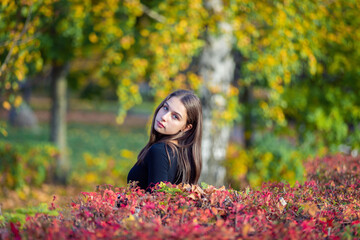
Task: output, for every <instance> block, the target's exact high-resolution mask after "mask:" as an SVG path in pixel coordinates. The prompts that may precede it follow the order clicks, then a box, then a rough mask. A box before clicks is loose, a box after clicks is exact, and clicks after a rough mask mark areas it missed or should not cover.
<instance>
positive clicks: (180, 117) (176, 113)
mask: <svg viewBox="0 0 360 240" xmlns="http://www.w3.org/2000/svg"><path fill="white" fill-rule="evenodd" d="M164 104H166V105H167V107H168V108H169V109H170V110H171V107H170V105H169V104H168V103H167V102H165V103H164ZM172 112H174V113H175V114H176V115H178V116H179V117H180V118H181V119H182V116H181V114H180V113H178V112H176V111H174V110H172Z"/></svg>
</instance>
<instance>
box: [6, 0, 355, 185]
mask: <svg viewBox="0 0 360 240" xmlns="http://www.w3.org/2000/svg"><path fill="white" fill-rule="evenodd" d="M32 3H33V4H32V5H31V6H32V7H31V8H30V6H29V4H26V3H14V2H11V1H3V3H2V12H4V13H5V12H6V14H3V15H4V17H3V18H2V19H4V21H3V22H2V23H0V27H1V29H4V30H6V31H1V33H0V34H1V35H0V36H1V40H2V42H4V43H5V45H6V47H5V48H4V47H3V48H1V49H0V54H1V63H2V67H1V74H2V75H1V76H0V77H1V78H2V79H5V81H2V83H1V84H2V86H1V87H3V86H4V87H5V88H4V89H7V90H9V89H16V84H13V83H14V82H15V81H13V80H10V76H11V77H12V78H13V79H21V78H23V75H24V74H26V71H25V70H23V69H35V70H40V69H41V68H42V65H43V63H46V64H51V66H52V69H53V74H52V76H53V79H59V80H53V82H54V84H53V86H58V85H57V84H58V83H61V82H63V86H64V87H63V88H62V89H66V86H65V81H64V80H61V79H65V77H66V76H67V72H68V68H69V64H71V62H72V60H74V59H79V58H83V59H86V58H91V57H94V59H96V61H94V62H93V63H92V65H91V66H92V67H91V71H90V73H89V76H90V77H88V76H83V77H82V81H83V83H86V81H88V79H89V78H90V79H98V82H99V84H100V83H101V84H103V86H109V87H111V86H114V83H116V84H117V95H118V97H119V103H120V107H119V114H118V118H117V120H118V122H119V123H121V122H123V120H124V118H125V116H126V113H127V111H128V110H129V109H130V108H131V107H133V106H134V105H136V104H139V103H140V102H141V95H140V91H139V87H138V86H139V83H143V82H145V81H148V83H149V85H150V86H151V87H152V89H153V93H154V95H155V99H156V101H157V102H159V101H160V100H161V99H163V98H164V97H165V96H166V95H167V94H168V93H169V92H170V91H172V90H174V89H178V88H189V89H193V90H195V92H197V93H198V94H199V95H200V96H201V98H202V100H203V103H204V125H205V128H204V143H203V152H204V172H203V174H204V176H209V178H207V177H206V179H204V180H205V181H208V182H209V183H212V184H215V185H221V184H222V183H221V182H222V180H221V179H222V178H223V176H224V169H223V167H222V164H221V161H220V159H222V158H223V157H225V154H224V153H225V150H226V146H227V142H228V137H229V131H230V128H229V127H230V126H231V123H232V122H233V121H234V120H240V117H239V114H244V115H245V116H244V117H243V118H242V119H243V121H244V123H245V126H246V128H247V129H245V131H244V132H245V139H246V141H247V143H246V144H247V146H252V143H251V139H252V136H253V133H254V132H255V131H258V132H259V131H268V129H274V130H278V129H280V130H282V131H283V132H284V131H288V130H289V126H290V127H291V126H296V128H295V135H296V136H295V137H296V138H299V139H301V138H304V137H303V136H305V135H306V133H307V132H309V131H311V132H314V133H319V135H318V137H319V139H321V140H323V141H324V142H326V144H338V143H340V142H343V141H349V142H351V143H350V144H352V145H353V146H355V145H356V138H349V137H348V133H349V132H350V131H360V130H359V126H358V120H359V118H360V110H359V98H358V97H357V92H359V87H360V86H359V81H358V79H359V68H358V65H359V51H360V50H359V49H360V48H359V46H358V45H359V42H360V41H359V36H360V34H359V30H358V28H357V26H358V25H359V21H360V17H359V16H358V14H357V13H358V11H359V8H360V6H359V5H360V4H359V2H358V1H354V0H351V1H345V0H335V1H334V0H323V1H315V2H314V1H312V0H305V1H302V2H296V1H293V0H286V1H284V0H276V1H258V0H256V1H248V0H230V1H222V0H206V1H201V0H192V1H191V0H184V1H175V0H167V1H160V0H151V1H142V2H141V1H140V0H123V1H121V0H106V1H90V0H86V1H81V2H80V1H77V0H56V1H54V2H52V1H35V0H34V1H32ZM21 4H22V5H21ZM26 9H28V10H26ZM29 9H34V10H32V11H29ZM35 9H36V11H35ZM29 12H30V13H31V14H30V17H29ZM35 13H36V14H35ZM32 15H34V16H36V17H31V16H32ZM27 19H30V20H31V19H32V21H30V20H27ZM35 19H38V20H35ZM27 22H34V24H32V25H31V26H33V28H34V29H33V30H32V31H30V29H31V28H30V27H28V28H25V27H24V28H23V26H30V25H29V23H27ZM20 23H23V24H20ZM23 29H29V30H28V31H23ZM22 32H24V33H22ZM31 34H32V35H31ZM34 34H36V38H35V37H34ZM28 35H29V36H28ZM26 37H30V39H31V40H32V41H28V42H27V41H25V40H21V41H22V44H21V48H20V47H18V48H16V47H14V46H15V45H16V44H17V43H19V39H27V38H26ZM15 43H16V44H15ZM25 43H26V44H25ZM21 52H23V54H21ZM235 52H236V54H237V55H238V57H237V58H236V59H240V62H239V61H238V62H236V67H237V68H238V69H236V70H237V71H236V73H234V64H235V63H234V58H233V53H235ZM11 56H12V59H13V61H9V60H8V59H10V57H11ZM28 56H29V57H28ZM25 59H26V61H25ZM3 66H5V68H6V74H5V75H6V76H5V75H4V73H5V71H4V70H3ZM31 66H32V67H31ZM70 69H71V67H70ZM234 75H235V76H237V77H238V79H234ZM4 76H5V77H4ZM55 83H56V84H55ZM13 85H14V86H13ZM60 85H61V84H60ZM54 89H57V90H59V89H61V88H59V87H55V88H54ZM7 92H9V91H7ZM344 92H345V93H346V95H345V96H344V94H343V93H344ZM64 94H65V91H63V92H62V94H60V93H59V96H60V95H61V96H64ZM340 98H341V99H342V100H343V101H339V99H340ZM16 99H17V98H16V97H12V98H11V97H10V95H8V96H7V97H5V101H4V103H3V106H4V107H9V103H10V102H16ZM63 99H66V98H65V97H64V98H63ZM239 99H240V100H239ZM20 100H21V99H20ZM18 101H19V100H18ZM60 105H61V104H60ZM64 106H65V105H64ZM63 111H64V110H63ZM254 121H255V122H254ZM210 126H211V127H210ZM210 128H211V129H214V131H213V132H210V131H209V129H210ZM216 128H219V131H217V130H215V129H216ZM274 133H275V134H277V133H278V132H275V131H274ZM280 133H281V132H280ZM286 134H288V132H286ZM354 139H355V140H354ZM218 141H219V142H220V143H219V142H218ZM254 147H256V146H254ZM211 156H213V159H210V158H211ZM215 159H218V160H215ZM210 165H211V166H210ZM279 165H283V164H279ZM211 169H215V170H214V171H212V170H211ZM210 176H212V177H210ZM217 176H219V178H217ZM213 181H214V182H213Z"/></svg>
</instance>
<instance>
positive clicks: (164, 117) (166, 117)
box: [161, 112, 169, 122]
mask: <svg viewBox="0 0 360 240" xmlns="http://www.w3.org/2000/svg"><path fill="white" fill-rule="evenodd" d="M168 114H169V113H168V112H167V113H164V114H163V115H162V116H161V120H163V121H164V122H166V121H167V119H168Z"/></svg>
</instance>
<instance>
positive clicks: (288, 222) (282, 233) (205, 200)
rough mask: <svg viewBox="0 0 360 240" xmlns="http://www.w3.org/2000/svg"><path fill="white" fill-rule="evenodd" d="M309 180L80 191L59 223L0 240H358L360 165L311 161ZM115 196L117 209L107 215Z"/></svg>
mask: <svg viewBox="0 0 360 240" xmlns="http://www.w3.org/2000/svg"><path fill="white" fill-rule="evenodd" d="M306 168H307V172H308V181H307V182H305V183H304V184H302V185H301V184H296V185H295V186H294V187H290V185H288V184H284V183H271V182H269V183H266V184H264V185H263V186H262V187H261V189H259V190H251V189H247V190H246V191H235V190H232V189H225V188H224V187H222V188H220V189H217V188H215V187H213V186H209V187H207V188H206V189H202V188H200V187H199V186H197V185H193V186H190V185H178V186H176V185H171V184H167V185H165V184H160V185H157V186H156V187H155V189H154V192H153V193H151V194H149V193H145V192H144V191H143V190H140V189H138V188H133V187H132V186H127V187H124V188H113V187H111V186H102V187H100V188H99V189H98V190H97V191H96V192H84V193H82V195H83V198H82V200H79V201H78V202H76V203H72V204H71V207H69V208H70V211H69V212H67V211H66V209H62V214H60V216H58V217H49V216H46V215H37V216H35V217H29V218H28V219H27V222H26V224H25V225H24V226H23V229H22V230H18V227H17V226H16V225H14V224H12V225H11V227H10V225H9V226H7V227H6V228H4V229H2V230H1V229H0V236H2V237H3V238H6V237H9V236H11V237H16V236H17V234H18V232H17V231H19V233H20V234H21V236H23V237H25V236H26V238H29V239H45V238H47V239H99V238H102V239H114V238H119V239H183V238H187V239H197V238H202V239H237V238H246V239H324V238H326V239H340V238H360V178H359V175H360V174H359V173H360V165H359V158H351V157H345V156H340V155H338V156H334V157H326V158H323V159H315V160H314V161H313V162H311V163H308V164H307V165H306ZM117 196H119V200H118V203H119V207H118V208H114V206H115V201H116V199H117Z"/></svg>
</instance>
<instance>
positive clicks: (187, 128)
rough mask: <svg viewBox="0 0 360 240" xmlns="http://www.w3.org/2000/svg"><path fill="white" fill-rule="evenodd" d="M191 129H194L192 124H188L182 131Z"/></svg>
mask: <svg viewBox="0 0 360 240" xmlns="http://www.w3.org/2000/svg"><path fill="white" fill-rule="evenodd" d="M190 129H192V124H188V125H187V126H186V127H185V128H184V129H183V130H182V131H183V132H187V131H188V130H190Z"/></svg>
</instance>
